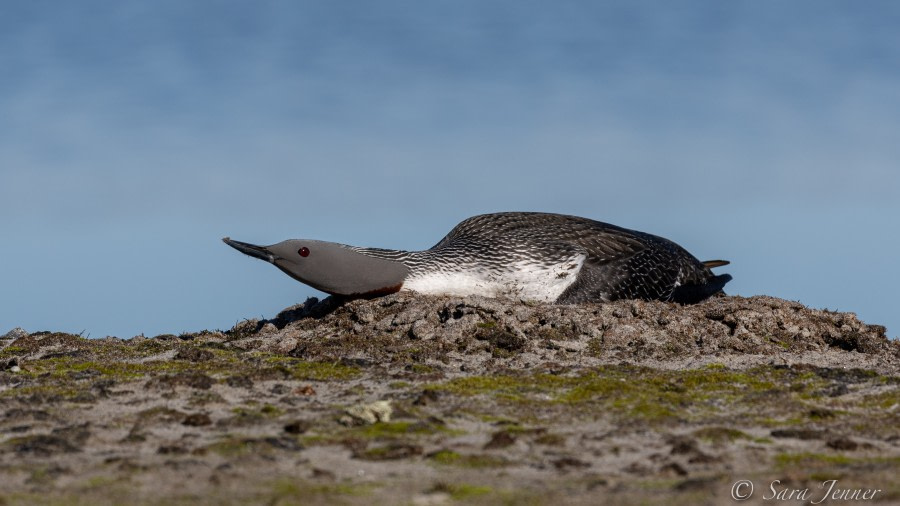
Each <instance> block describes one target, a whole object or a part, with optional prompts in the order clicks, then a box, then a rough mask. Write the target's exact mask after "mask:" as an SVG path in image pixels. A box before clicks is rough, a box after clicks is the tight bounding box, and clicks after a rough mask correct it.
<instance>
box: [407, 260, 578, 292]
mask: <svg viewBox="0 0 900 506" xmlns="http://www.w3.org/2000/svg"><path fill="white" fill-rule="evenodd" d="M584 259H585V255H577V256H575V257H572V258H570V259H567V260H566V261H564V262H560V263H558V264H553V265H547V264H541V263H538V262H533V261H528V260H521V261H516V262H512V263H511V264H509V265H508V266H506V268H505V269H504V270H503V271H502V272H496V271H493V270H489V269H481V268H478V269H458V270H456V269H453V270H449V269H448V270H441V271H430V272H427V273H421V274H417V275H411V276H410V277H408V278H407V279H406V280H405V281H404V282H403V288H402V289H403V290H412V291H416V292H419V293H427V294H432V295H458V296H466V295H483V296H485V297H499V296H507V297H519V298H522V299H526V300H537V301H542V302H553V301H555V300H556V299H558V298H559V296H560V295H562V293H563V292H564V291H566V288H568V287H569V285H571V284H572V283H574V282H575V279H576V278H577V277H578V271H580V270H581V266H582V265H583V264H584Z"/></svg>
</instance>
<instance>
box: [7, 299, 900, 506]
mask: <svg viewBox="0 0 900 506" xmlns="http://www.w3.org/2000/svg"><path fill="white" fill-rule="evenodd" d="M898 476H900V342H898V341H895V340H889V339H887V337H886V336H885V332H884V328H883V327H880V326H878V325H867V324H865V323H863V322H860V321H859V320H858V319H857V318H856V316H855V315H853V314H851V313H839V312H830V311H822V310H814V309H809V308H807V307H805V306H803V305H801V304H798V303H795V302H790V301H785V300H781V299H776V298H771V297H751V298H742V297H721V298H715V299H712V300H708V301H706V302H704V303H701V304H697V305H694V306H677V305H673V304H667V303H662V302H640V301H619V302H614V303H608V304H602V305H601V304H597V305H580V306H558V305H547V304H533V303H528V302H524V301H514V300H497V299H485V298H479V297H467V298H458V297H424V296H418V295H412V294H395V295H391V296H388V297H384V298H380V299H374V300H357V301H350V302H343V301H340V300H336V299H333V298H329V299H325V300H323V301H318V300H315V299H310V300H308V301H307V302H306V303H304V304H301V305H298V306H294V307H291V308H288V309H286V310H285V311H283V312H282V313H280V314H279V315H277V316H276V317H275V318H273V319H271V320H263V321H257V320H249V321H244V322H241V323H240V324H238V325H237V326H235V327H234V328H233V329H230V330H228V331H225V332H221V331H204V332H197V333H191V334H182V335H178V336H175V335H161V336H156V337H153V338H145V337H135V338H132V339H116V338H107V339H91V340H88V339H83V338H81V337H79V336H74V335H70V334H62V333H52V332H36V333H32V334H28V333H26V332H24V331H21V330H16V331H13V332H11V333H9V334H7V335H6V336H4V337H3V338H0V505H7V504H9V505H13V504H91V505H94V504H163V503H165V504H275V505H277V504H366V505H368V504H391V505H393V504H400V505H403V504H409V505H432V504H435V505H436V504H535V505H537V504H554V503H556V504H625V505H628V504H658V503H659V504H662V503H665V504H668V505H679V504H685V505H687V504H690V505H699V504H732V503H735V504H737V501H735V500H734V499H733V498H732V494H733V493H735V494H737V495H738V496H740V497H741V498H743V496H745V495H747V494H748V493H749V492H750V487H751V486H752V487H753V492H752V494H751V495H750V497H749V498H748V499H747V500H745V501H742V502H741V504H772V503H779V504H862V503H865V504H869V503H873V504H900V479H898ZM740 480H748V481H743V482H741V481H740ZM829 488H830V489H831V490H830V494H831V495H829V496H828V498H827V499H824V500H820V499H822V498H823V496H824V495H825V494H826V492H827V491H828V490H829ZM815 501H819V502H815Z"/></svg>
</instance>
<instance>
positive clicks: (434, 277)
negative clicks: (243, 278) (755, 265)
mask: <svg viewBox="0 0 900 506" xmlns="http://www.w3.org/2000/svg"><path fill="white" fill-rule="evenodd" d="M222 240H223V241H224V242H225V243H226V244H228V245H229V246H231V247H233V248H234V249H236V250H238V251H240V252H241V253H244V254H246V255H249V256H251V257H254V258H258V259H261V260H264V261H266V262H269V263H271V264H273V265H275V266H276V267H278V268H279V269H281V270H282V271H283V272H284V273H286V274H287V275H288V276H290V277H292V278H294V279H296V280H297V281H300V282H301V283H305V284H306V285H309V286H311V287H313V288H315V289H317V290H320V291H322V292H326V293H328V294H331V295H335V296H343V297H348V298H373V297H378V296H383V295H387V294H391V293H395V292H399V291H401V290H403V291H414V292H419V293H423V294H432V295H456V296H467V295H482V296H486V297H516V298H520V299H522V300H529V301H537V302H549V303H556V304H580V303H591V302H610V301H614V300H618V299H642V300H661V301H669V302H676V303H680V304H693V303H697V302H700V301H702V300H705V299H707V298H709V297H711V296H713V295H716V294H720V293H722V288H723V287H724V286H725V284H726V283H728V281H730V280H731V279H732V278H731V276H730V275H729V274H718V275H716V274H714V273H713V272H712V270H711V269H713V268H715V267H721V266H724V265H728V264H729V262H728V261H725V260H709V261H705V262H701V261H700V260H698V259H697V258H696V257H694V256H693V255H691V254H690V253H688V252H687V251H686V250H685V249H684V248H682V247H681V246H679V245H677V244H675V243H674V242H672V241H670V240H668V239H664V238H662V237H659V236H655V235H652V234H648V233H645V232H639V231H636V230H629V229H627V228H622V227H618V226H615V225H611V224H609V223H603V222H600V221H595V220H592V219H588V218H581V217H578V216H568V215H562V214H552V213H538V212H501V213H491V214H482V215H478V216H473V217H471V218H467V219H465V220H463V221H462V222H460V223H459V224H458V225H456V226H455V227H454V228H453V229H452V230H451V231H450V232H449V233H448V234H447V235H446V236H445V237H444V238H443V239H441V240H440V241H438V243H437V244H435V245H434V246H432V247H431V248H428V249H426V250H422V251H402V250H392V249H382V248H365V247H358V246H350V245H346V244H339V243H334V242H327V241H319V240H310V239H289V240H286V241H282V242H279V243H277V244H273V245H271V246H258V245H255V244H250V243H246V242H240V241H235V240H232V239H231V238H229V237H225V238H223V239H222Z"/></svg>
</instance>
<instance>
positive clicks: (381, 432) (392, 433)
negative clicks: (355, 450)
mask: <svg viewBox="0 0 900 506" xmlns="http://www.w3.org/2000/svg"><path fill="white" fill-rule="evenodd" d="M435 432H437V430H436V428H435V427H433V426H431V425H428V424H424V423H412V422H378V423H373V424H371V425H363V426H360V427H354V428H352V429H350V433H352V435H353V436H358V437H364V438H369V439H393V438H397V437H400V436H407V435H411V434H434V433H435Z"/></svg>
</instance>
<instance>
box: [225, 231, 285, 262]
mask: <svg viewBox="0 0 900 506" xmlns="http://www.w3.org/2000/svg"><path fill="white" fill-rule="evenodd" d="M222 241H224V242H225V244H227V245H229V246H231V247H232V248H234V249H236V250H238V251H240V252H241V253H243V254H245V255H249V256H251V257H254V258H258V259H260V260H265V261H266V262H269V263H274V262H275V255H273V254H272V253H271V252H269V250H268V249H266V248H265V247H264V246H257V245H255V244H250V243H246V242H241V241H233V240H231V239H229V238H228V237H225V238H224V239H222Z"/></svg>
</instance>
